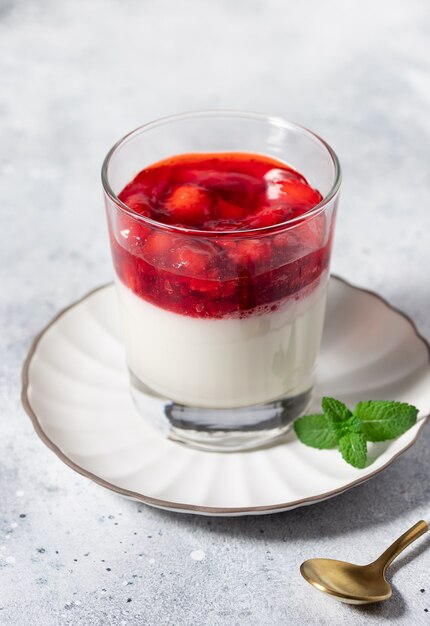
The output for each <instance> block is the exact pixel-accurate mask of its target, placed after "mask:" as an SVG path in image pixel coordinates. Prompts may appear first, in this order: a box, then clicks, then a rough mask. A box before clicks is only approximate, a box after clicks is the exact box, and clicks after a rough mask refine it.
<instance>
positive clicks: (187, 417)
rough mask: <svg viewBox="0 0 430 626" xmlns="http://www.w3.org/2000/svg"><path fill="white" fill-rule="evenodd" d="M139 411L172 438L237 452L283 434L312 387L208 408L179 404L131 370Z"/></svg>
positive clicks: (299, 412)
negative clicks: (249, 402)
mask: <svg viewBox="0 0 430 626" xmlns="http://www.w3.org/2000/svg"><path fill="white" fill-rule="evenodd" d="M130 381H131V390H132V397H133V400H134V402H135V404H136V406H137V408H138V410H139V413H140V414H141V415H142V416H143V417H144V418H145V420H146V421H147V422H148V423H149V424H150V425H151V426H152V427H153V428H155V429H156V430H158V431H159V432H160V433H161V434H163V435H164V436H165V437H167V438H168V439H171V440H172V441H177V442H179V443H182V444H184V445H187V446H190V447H192V448H197V449H199V450H208V451H214V452H237V451H240V450H248V449H250V448H257V447H261V446H264V445H267V444H269V443H271V442H273V441H274V440H275V439H277V438H279V437H281V436H282V435H284V434H285V433H286V432H287V431H288V430H289V429H290V428H291V425H292V423H293V422H294V420H295V419H296V418H297V417H299V416H300V415H302V414H303V413H304V412H305V411H306V409H307V408H308V406H309V405H310V403H311V400H312V389H309V390H308V391H305V392H304V393H300V394H298V395H296V396H291V397H288V398H281V399H278V400H274V401H272V402H268V403H266V404H258V405H254V406H248V407H240V408H233V409H207V408H198V407H189V406H185V405H183V404H177V403H176V402H172V401H171V400H167V399H166V398H162V397H161V396H159V395H157V394H155V393H154V392H153V391H151V390H150V389H148V387H146V386H145V385H144V384H143V383H142V382H141V381H140V380H139V379H137V378H136V376H134V374H133V373H132V372H130Z"/></svg>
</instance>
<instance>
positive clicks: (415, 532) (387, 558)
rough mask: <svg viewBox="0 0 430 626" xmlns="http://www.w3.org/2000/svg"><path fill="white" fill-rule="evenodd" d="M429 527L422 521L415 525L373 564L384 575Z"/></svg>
mask: <svg viewBox="0 0 430 626" xmlns="http://www.w3.org/2000/svg"><path fill="white" fill-rule="evenodd" d="M428 529H429V527H428V524H427V522H425V521H424V520H420V521H419V522H417V523H416V524H414V525H413V526H412V527H411V528H409V530H407V531H406V532H405V533H403V535H401V536H400V537H399V538H398V539H396V541H395V542H394V543H392V544H391V546H389V547H388V548H387V549H386V550H385V552H383V553H382V554H381V556H380V557H379V558H377V559H376V561H374V562H373V564H374V565H375V566H377V567H378V568H380V569H381V570H382V572H383V573H385V570H386V569H387V567H389V565H391V563H392V562H393V561H394V559H395V558H396V556H399V554H400V553H401V552H403V550H404V549H405V548H407V547H408V546H409V545H410V544H411V543H412V542H413V541H415V540H416V539H418V537H421V535H424V533H426V532H427V531H428Z"/></svg>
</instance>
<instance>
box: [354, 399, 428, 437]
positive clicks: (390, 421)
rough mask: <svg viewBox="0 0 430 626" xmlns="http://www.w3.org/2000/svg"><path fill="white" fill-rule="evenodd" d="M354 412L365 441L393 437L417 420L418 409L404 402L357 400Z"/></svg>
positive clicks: (400, 433)
mask: <svg viewBox="0 0 430 626" xmlns="http://www.w3.org/2000/svg"><path fill="white" fill-rule="evenodd" d="M354 414H355V415H356V416H357V417H358V418H359V420H360V421H361V424H362V429H363V433H364V435H365V436H366V439H367V441H385V440H387V439H395V438H396V437H399V436H400V435H402V434H403V433H404V432H406V431H407V430H408V429H409V428H411V426H413V425H414V424H415V422H416V421H417V415H418V409H417V408H415V407H414V406H412V405H411V404H407V403H406V402H387V401H382V400H378V401H374V400H369V401H367V402H359V403H358V404H357V406H356V407H355V410H354Z"/></svg>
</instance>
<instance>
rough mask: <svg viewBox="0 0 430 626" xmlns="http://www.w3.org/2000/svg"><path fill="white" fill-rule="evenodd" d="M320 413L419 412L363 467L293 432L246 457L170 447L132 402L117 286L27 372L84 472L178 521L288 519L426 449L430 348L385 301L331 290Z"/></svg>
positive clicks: (56, 327)
mask: <svg viewBox="0 0 430 626" xmlns="http://www.w3.org/2000/svg"><path fill="white" fill-rule="evenodd" d="M318 380H319V383H318V387H317V393H316V401H315V407H313V408H314V409H315V410H318V406H319V401H320V398H321V396H322V395H331V396H335V397H337V398H340V399H342V400H343V401H345V402H346V403H348V404H349V405H354V404H355V403H356V402H358V401H359V400H365V399H377V398H378V399H390V400H394V399H395V400H400V401H407V402H410V403H412V404H414V405H416V406H417V407H419V408H420V419H419V420H418V422H417V424H416V425H415V426H414V427H413V428H411V429H410V430H409V431H408V432H406V433H405V434H404V435H402V436H401V437H400V438H398V439H396V440H394V441H390V442H384V443H380V444H373V445H372V446H371V447H370V453H369V464H368V466H367V467H366V468H365V469H362V470H359V469H354V468H353V467H350V466H349V465H347V464H346V463H345V462H344V461H343V460H342V458H341V457H340V454H339V453H338V452H337V451H336V450H314V449H312V448H308V447H306V446H304V445H303V444H301V443H300V442H299V441H298V440H297V439H296V437H295V435H294V433H293V432H291V433H289V434H288V435H287V436H286V437H285V440H284V441H283V442H282V443H281V444H278V445H275V446H273V447H268V448H265V449H260V450H255V451H249V452H242V453H228V454H225V453H224V454H223V453H213V452H201V451H197V450H192V449H189V448H186V447H184V446H181V445H180V444H177V443H173V442H171V441H168V440H165V439H163V438H162V437H161V436H159V435H158V434H157V433H155V432H153V431H152V430H151V429H150V428H149V427H148V426H146V424H145V423H144V421H143V420H142V419H141V418H140V417H139V415H138V413H137V411H136V409H135V407H134V405H133V403H132V400H131V397H130V394H129V387H128V374H127V369H126V363H125V355H124V350H123V346H122V343H121V337H120V323H119V318H118V311H117V306H116V297H115V292H114V287H113V285H107V286H105V287H101V288H99V289H97V290H95V291H92V292H91V293H89V294H88V295H87V296H85V297H84V298H82V300H80V301H79V302H76V303H75V304H72V305H71V306H70V307H68V308H67V309H66V310H64V311H62V312H61V313H60V314H59V315H57V317H56V318H55V319H54V320H52V322H51V323H50V324H49V325H48V326H47V327H46V328H45V329H44V330H43V331H42V332H41V333H40V334H39V336H38V337H36V339H35V341H34V343H33V345H32V347H31V349H30V352H29V354H28V357H27V359H26V362H25V364H24V369H23V404H24V407H25V409H26V410H27V412H28V414H29V415H30V417H31V419H32V421H33V424H34V427H35V429H36V432H37V433H38V435H39V436H40V437H41V439H42V440H43V441H44V442H45V443H46V444H47V445H48V446H49V448H51V449H52V450H53V451H54V452H55V453H56V454H57V455H58V456H59V457H60V459H61V460H62V461H64V462H65V463H67V464H68V465H69V466H70V467H72V468H73V469H74V470H76V471H77V472H79V473H81V474H83V475H84V476H87V477H88V478H91V479H92V480H94V481H95V482H97V483H99V484H100V485H103V486H104V487H107V488H109V489H112V490H113V491H116V492H118V493H120V494H122V495H124V496H128V497H130V498H134V499H136V500H140V501H142V502H145V503H147V504H150V505H153V506H157V507H162V508H166V509H170V510H175V511H184V512H192V513H200V514H207V515H224V516H227V515H246V514H251V513H252V514H257V513H271V512H275V511H286V510H288V509H293V508H295V507H298V506H301V505H305V504H312V503H313V502H319V501H321V500H324V499H326V498H330V497H332V496H334V495H337V494H339V493H342V492H343V491H346V490H347V489H350V488H351V487H353V486H355V485H357V484H359V483H361V482H363V481H365V480H367V479H368V478H370V477H372V476H374V475H375V474H377V473H378V472H380V471H381V470H383V469H384V468H385V467H387V465H389V464H390V463H392V462H393V461H394V459H396V458H397V457H398V456H399V455H400V454H401V453H402V452H404V451H405V450H407V449H408V448H409V447H410V446H411V445H412V444H413V443H414V442H415V440H416V439H417V437H418V434H419V432H420V430H421V429H422V427H423V425H424V423H425V421H426V418H425V416H426V415H427V414H428V413H430V363H429V346H428V344H427V343H426V342H425V340H424V339H423V338H422V337H421V336H420V335H419V334H418V332H417V330H416V328H415V326H414V325H413V323H412V322H411V321H410V320H409V319H407V318H406V317H405V316H404V315H403V314H402V313H400V312H399V311H396V310H394V309H393V308H392V307H390V306H389V305H388V304H387V303H386V302H385V301H384V300H382V299H381V298H380V297H378V296H377V295H375V294H372V293H370V292H368V291H365V290H362V289H358V288H357V287H353V286H351V285H349V284H347V283H345V282H344V281H343V280H340V279H338V278H332V279H331V281H330V290H329V300H328V310H327V317H326V325H325V330H324V338H323V345H322V352H321V358H320V363H319V376H318Z"/></svg>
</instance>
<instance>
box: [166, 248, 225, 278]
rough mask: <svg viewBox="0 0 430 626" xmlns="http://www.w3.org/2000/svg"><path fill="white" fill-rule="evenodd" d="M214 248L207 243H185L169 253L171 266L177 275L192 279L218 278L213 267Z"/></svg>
mask: <svg viewBox="0 0 430 626" xmlns="http://www.w3.org/2000/svg"><path fill="white" fill-rule="evenodd" d="M217 254H218V249H217V248H216V246H214V245H213V244H211V243H209V242H207V243H206V242H198V241H189V242H188V241H185V240H183V243H180V244H179V245H177V246H176V247H175V248H174V249H173V250H172V252H171V255H170V257H171V259H172V265H173V267H174V268H175V270H176V271H177V272H178V273H181V274H184V275H186V276H190V277H192V278H205V279H215V278H219V271H218V270H217V269H216V266H215V259H216V256H217Z"/></svg>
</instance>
